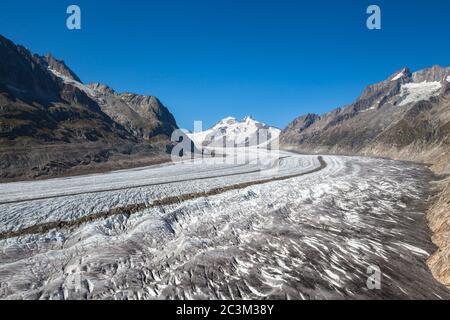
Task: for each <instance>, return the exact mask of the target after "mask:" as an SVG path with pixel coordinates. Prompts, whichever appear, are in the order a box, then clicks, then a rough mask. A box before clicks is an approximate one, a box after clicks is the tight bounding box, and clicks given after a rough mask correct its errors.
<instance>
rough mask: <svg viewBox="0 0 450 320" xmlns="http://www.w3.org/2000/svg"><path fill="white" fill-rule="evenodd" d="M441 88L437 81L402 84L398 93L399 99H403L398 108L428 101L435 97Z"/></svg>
mask: <svg viewBox="0 0 450 320" xmlns="http://www.w3.org/2000/svg"><path fill="white" fill-rule="evenodd" d="M441 88H442V84H441V83H440V82H438V81H434V82H420V83H407V84H404V85H402V87H401V91H400V97H401V98H403V101H402V102H401V103H400V104H399V106H404V105H407V104H409V103H412V102H418V101H423V100H429V99H430V98H431V97H434V96H437V95H438V94H439V91H440V90H441Z"/></svg>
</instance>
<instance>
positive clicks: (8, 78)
mask: <svg viewBox="0 0 450 320" xmlns="http://www.w3.org/2000/svg"><path fill="white" fill-rule="evenodd" d="M176 128H177V125H176V122H175V119H174V117H173V116H172V114H171V113H170V112H169V110H168V109H167V108H165V107H164V106H163V105H162V104H161V103H160V102H159V100H158V99H157V98H156V97H146V96H140V95H134V94H116V93H115V92H114V91H113V90H112V89H109V88H108V87H107V86H102V85H93V86H85V85H84V84H83V83H82V82H81V80H80V79H79V77H78V76H77V75H76V74H75V73H74V72H73V71H72V70H70V69H69V67H68V66H67V65H66V64H65V63H64V62H63V61H60V60H57V59H55V58H54V57H53V56H51V55H46V56H45V57H41V56H38V55H34V54H32V53H30V52H29V51H28V50H27V49H25V48H24V47H22V46H18V45H15V44H14V43H13V42H11V41H10V40H8V39H6V38H4V37H2V36H0V179H3V180H4V179H21V178H33V177H39V176H42V175H59V174H63V173H64V172H66V171H69V170H72V169H73V168H74V167H83V166H84V167H86V166H91V165H96V164H98V163H104V162H108V161H109V160H111V159H112V158H114V157H115V156H120V155H130V154H136V153H138V154H142V155H145V154H148V155H150V156H155V155H157V156H158V157H159V156H160V155H161V153H164V152H165V151H166V145H169V144H170V135H171V133H172V132H173V130H174V129H176ZM108 168H109V167H108ZM111 168H112V169H113V168H114V166H111Z"/></svg>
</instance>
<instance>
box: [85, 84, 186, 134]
mask: <svg viewBox="0 0 450 320" xmlns="http://www.w3.org/2000/svg"><path fill="white" fill-rule="evenodd" d="M87 87H88V88H90V89H92V90H93V91H94V96H95V99H96V100H97V101H98V103H99V105H100V107H101V108H102V110H103V111H104V112H105V113H106V114H107V115H108V116H110V117H111V118H112V119H114V121H116V122H118V123H120V124H121V125H122V126H123V127H124V128H126V129H127V130H128V131H129V132H131V133H133V135H135V136H136V137H138V138H140V139H144V140H155V139H159V138H161V136H163V137H170V136H171V134H172V132H173V131H174V130H175V129H177V123H176V121H175V118H174V117H173V115H172V114H171V113H170V112H169V110H168V109H167V108H166V107H165V106H164V105H163V104H162V103H161V102H160V101H159V99H158V98H157V97H154V96H143V95H137V94H133V93H121V94H119V93H117V92H115V91H114V90H113V89H111V88H109V87H108V86H106V85H103V84H99V83H94V84H90V85H87Z"/></svg>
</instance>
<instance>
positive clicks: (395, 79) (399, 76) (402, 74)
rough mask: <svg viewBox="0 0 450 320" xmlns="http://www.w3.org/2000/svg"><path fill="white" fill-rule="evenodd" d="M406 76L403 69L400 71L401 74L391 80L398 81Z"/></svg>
mask: <svg viewBox="0 0 450 320" xmlns="http://www.w3.org/2000/svg"><path fill="white" fill-rule="evenodd" d="M404 76H405V72H404V71H402V72H400V73H399V74H397V75H396V76H395V77H393V78H392V80H391V81H397V80H398V79H401V78H403V77H404Z"/></svg>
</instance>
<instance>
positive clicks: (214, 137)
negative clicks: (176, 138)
mask: <svg viewBox="0 0 450 320" xmlns="http://www.w3.org/2000/svg"><path fill="white" fill-rule="evenodd" d="M280 132H281V130H279V129H277V128H274V127H271V126H268V125H266V124H265V123H262V122H259V121H256V120H254V119H253V118H252V117H251V116H247V117H245V118H244V119H242V120H241V121H238V120H236V118H234V117H227V118H224V119H222V120H220V121H219V122H218V123H217V124H216V125H214V126H213V127H212V128H210V129H208V130H206V131H203V132H196V133H192V134H189V137H190V138H191V140H192V141H193V142H194V143H195V145H196V146H197V147H201V146H208V147H223V146H224V144H226V145H227V146H230V145H236V146H237V147H243V146H255V145H258V144H261V140H262V139H263V135H265V136H267V139H268V140H273V139H276V138H278V136H279V135H280Z"/></svg>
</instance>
